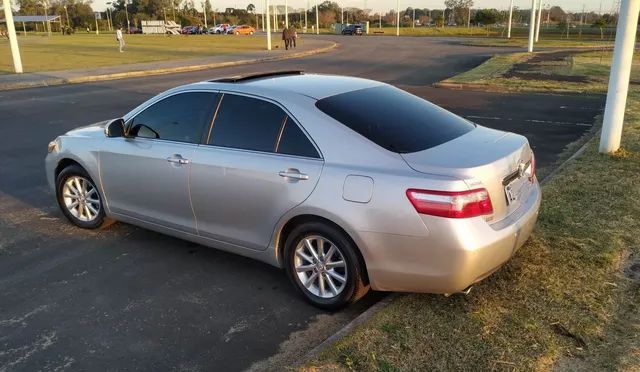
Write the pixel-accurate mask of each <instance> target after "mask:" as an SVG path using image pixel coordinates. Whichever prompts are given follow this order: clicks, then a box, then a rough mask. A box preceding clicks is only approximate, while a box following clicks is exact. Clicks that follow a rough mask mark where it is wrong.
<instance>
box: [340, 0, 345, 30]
mask: <svg viewBox="0 0 640 372" xmlns="http://www.w3.org/2000/svg"><path fill="white" fill-rule="evenodd" d="M340 24H342V25H343V24H344V6H342V3H340Z"/></svg>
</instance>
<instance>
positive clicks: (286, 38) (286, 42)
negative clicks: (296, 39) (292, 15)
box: [282, 27, 291, 50]
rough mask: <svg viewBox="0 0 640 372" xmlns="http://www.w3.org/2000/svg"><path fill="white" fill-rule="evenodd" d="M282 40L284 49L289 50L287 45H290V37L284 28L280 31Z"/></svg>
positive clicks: (287, 30)
mask: <svg viewBox="0 0 640 372" xmlns="http://www.w3.org/2000/svg"><path fill="white" fill-rule="evenodd" d="M282 40H284V49H285V50H289V45H290V43H291V35H290V34H289V29H288V28H286V27H284V28H283V29H282Z"/></svg>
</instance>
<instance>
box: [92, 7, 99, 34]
mask: <svg viewBox="0 0 640 372" xmlns="http://www.w3.org/2000/svg"><path fill="white" fill-rule="evenodd" d="M98 13H99V12H95V13H93V15H94V17H95V18H96V35H100V30H99V29H98Z"/></svg>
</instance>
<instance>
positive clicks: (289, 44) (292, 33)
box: [282, 26, 298, 50]
mask: <svg viewBox="0 0 640 372" xmlns="http://www.w3.org/2000/svg"><path fill="white" fill-rule="evenodd" d="M297 38H298V31H297V30H296V28H295V27H293V26H289V27H285V28H284V29H283V30H282V40H284V48H285V49H286V50H289V48H295V47H296V39H297Z"/></svg>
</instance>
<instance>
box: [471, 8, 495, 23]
mask: <svg viewBox="0 0 640 372" xmlns="http://www.w3.org/2000/svg"><path fill="white" fill-rule="evenodd" d="M500 18H501V17H500V12H499V11H498V10H497V9H479V10H477V11H476V14H475V15H474V17H473V21H474V22H475V23H478V24H482V25H494V24H496V23H497V22H498V21H499V20H500Z"/></svg>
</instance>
